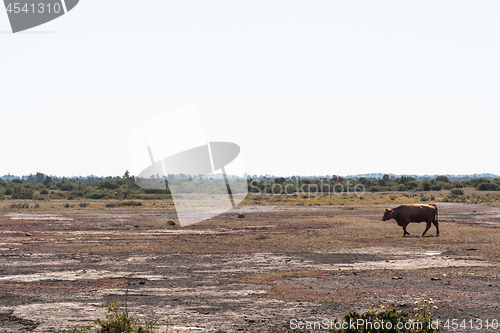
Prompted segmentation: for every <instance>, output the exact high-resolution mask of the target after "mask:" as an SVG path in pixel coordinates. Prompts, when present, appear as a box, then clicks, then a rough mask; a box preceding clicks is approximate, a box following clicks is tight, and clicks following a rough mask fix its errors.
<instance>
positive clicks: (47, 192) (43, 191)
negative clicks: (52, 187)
mask: <svg viewBox="0 0 500 333" xmlns="http://www.w3.org/2000/svg"><path fill="white" fill-rule="evenodd" d="M40 194H43V195H46V194H49V191H47V190H46V189H43V190H41V191H40Z"/></svg>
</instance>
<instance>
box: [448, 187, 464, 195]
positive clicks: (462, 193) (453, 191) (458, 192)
mask: <svg viewBox="0 0 500 333" xmlns="http://www.w3.org/2000/svg"><path fill="white" fill-rule="evenodd" d="M450 193H451V194H453V195H464V191H462V190H460V189H458V188H456V189H453V190H451V192H450Z"/></svg>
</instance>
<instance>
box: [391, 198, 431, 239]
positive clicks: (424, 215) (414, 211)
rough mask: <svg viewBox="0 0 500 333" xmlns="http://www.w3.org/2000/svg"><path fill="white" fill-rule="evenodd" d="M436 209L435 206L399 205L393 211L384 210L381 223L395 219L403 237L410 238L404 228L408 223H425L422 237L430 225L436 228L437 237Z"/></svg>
mask: <svg viewBox="0 0 500 333" xmlns="http://www.w3.org/2000/svg"><path fill="white" fill-rule="evenodd" d="M437 213H438V208H437V206H436V205H435V204H428V205H401V206H398V207H396V208H393V209H386V210H385V212H384V217H383V218H382V221H387V220H390V219H395V220H396V222H397V223H398V225H399V226H401V227H403V230H404V233H403V236H406V235H408V236H410V233H409V232H408V231H406V226H407V225H408V224H409V223H410V222H419V223H420V222H427V227H426V228H425V231H424V233H423V234H422V236H424V235H425V233H426V232H427V230H429V229H430V227H431V223H432V224H434V226H435V227H436V231H437V235H436V236H439V222H438V220H437Z"/></svg>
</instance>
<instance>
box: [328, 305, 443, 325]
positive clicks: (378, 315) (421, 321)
mask: <svg viewBox="0 0 500 333" xmlns="http://www.w3.org/2000/svg"><path fill="white" fill-rule="evenodd" d="M415 306H416V307H415V309H414V310H413V313H410V312H408V311H405V310H398V309H395V308H390V306H389V305H380V309H381V311H379V312H376V311H375V310H374V309H373V308H370V310H369V311H367V312H364V313H358V312H355V311H351V312H349V313H347V314H346V315H345V316H344V319H343V321H338V320H337V319H335V321H334V322H333V323H332V324H331V325H330V326H333V327H330V328H329V330H328V331H329V332H333V333H406V332H408V333H409V332H415V333H434V332H437V331H439V329H440V328H439V327H438V325H437V322H434V321H433V320H432V314H433V312H434V310H435V309H437V307H436V306H434V303H433V302H432V299H429V300H421V301H417V302H415Z"/></svg>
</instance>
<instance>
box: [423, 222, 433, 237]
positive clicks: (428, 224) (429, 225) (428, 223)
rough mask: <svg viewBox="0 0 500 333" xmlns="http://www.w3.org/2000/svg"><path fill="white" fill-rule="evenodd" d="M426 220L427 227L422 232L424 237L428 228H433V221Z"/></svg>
mask: <svg viewBox="0 0 500 333" xmlns="http://www.w3.org/2000/svg"><path fill="white" fill-rule="evenodd" d="M426 222H427V227H426V228H425V231H424V233H423V234H422V237H423V236H425V233H426V232H427V230H429V229H430V228H431V224H432V222H431V221H426Z"/></svg>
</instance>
